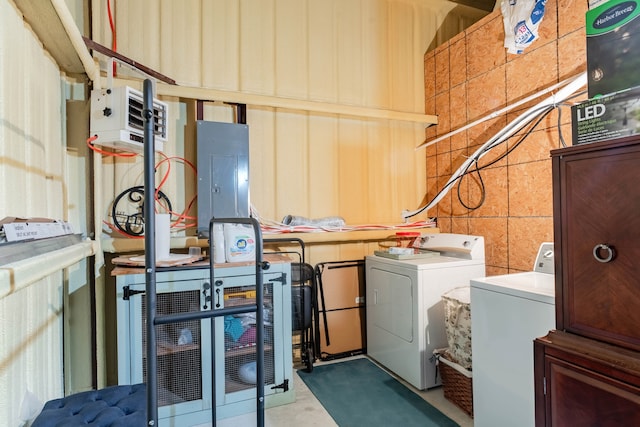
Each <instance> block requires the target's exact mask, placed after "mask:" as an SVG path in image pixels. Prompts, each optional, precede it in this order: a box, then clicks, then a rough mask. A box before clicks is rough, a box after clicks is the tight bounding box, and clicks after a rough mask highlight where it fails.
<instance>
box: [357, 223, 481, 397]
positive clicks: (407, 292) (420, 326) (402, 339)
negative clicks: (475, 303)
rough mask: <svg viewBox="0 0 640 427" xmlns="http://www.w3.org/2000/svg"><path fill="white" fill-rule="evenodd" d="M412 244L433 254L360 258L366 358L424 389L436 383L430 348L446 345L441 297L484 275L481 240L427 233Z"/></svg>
mask: <svg viewBox="0 0 640 427" xmlns="http://www.w3.org/2000/svg"><path fill="white" fill-rule="evenodd" d="M414 246H417V247H420V248H421V249H425V250H427V251H432V252H435V253H433V254H432V255H433V256H428V257H425V258H410V259H391V258H388V257H386V256H379V255H373V256H367V257H366V263H365V264H366V283H367V285H366V289H367V292H366V310H367V311H366V316H367V354H368V356H369V357H371V358H373V359H375V360H376V361H377V362H379V363H380V364H382V365H383V366H385V367H386V368H387V369H389V370H390V371H392V372H394V373H395V374H396V375H398V376H399V377H401V378H402V379H404V380H405V381H407V382H408V383H409V384H411V385H412V386H414V387H415V388H417V389H419V390H424V389H426V388H431V387H435V386H437V385H440V378H439V377H437V376H436V366H435V359H434V357H433V350H434V349H436V348H442V347H446V346H447V336H446V332H445V326H444V306H443V302H442V295H443V294H444V293H446V292H447V291H449V290H450V289H453V288H456V287H459V286H468V285H469V280H470V279H472V278H473V277H479V276H483V275H485V274H486V273H485V262H484V238H483V237H479V236H468V235H462V234H447V233H441V234H431V235H423V236H421V237H420V238H419V239H418V242H416V245H414ZM416 256H419V255H416Z"/></svg>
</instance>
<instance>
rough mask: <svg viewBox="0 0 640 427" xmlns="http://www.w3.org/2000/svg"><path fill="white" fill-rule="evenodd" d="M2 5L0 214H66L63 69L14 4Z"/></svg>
mask: <svg viewBox="0 0 640 427" xmlns="http://www.w3.org/2000/svg"><path fill="white" fill-rule="evenodd" d="M0 7H1V8H2V9H1V12H2V13H1V14H0V16H2V25H1V26H0V57H1V58H2V61H0V63H2V64H3V72H2V73H0V93H1V94H2V98H1V99H0V117H1V120H0V150H1V151H0V158H1V159H2V161H1V162H0V174H1V176H2V183H1V184H0V186H2V189H1V191H0V201H1V203H0V218H3V217H5V216H26V217H29V216H47V217H52V218H58V219H60V218H64V209H65V204H64V197H63V196H64V193H63V188H64V182H63V172H62V170H63V167H64V161H63V153H64V147H63V144H62V123H61V120H60V109H61V104H62V102H61V96H62V94H61V81H60V73H59V70H58V68H57V66H56V64H55V62H53V60H52V59H51V57H49V56H46V55H44V54H43V50H42V45H41V43H40V42H39V41H38V40H37V39H36V38H35V36H34V35H33V33H32V32H31V31H30V28H29V27H28V26H27V25H26V24H25V23H24V22H23V21H22V16H21V15H19V14H18V12H17V10H16V9H15V8H14V6H13V5H12V4H11V3H7V2H2V3H1V6H0Z"/></svg>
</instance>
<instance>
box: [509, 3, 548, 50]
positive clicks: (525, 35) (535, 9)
mask: <svg viewBox="0 0 640 427" xmlns="http://www.w3.org/2000/svg"><path fill="white" fill-rule="evenodd" d="M546 4H547V0H502V3H501V4H500V9H501V10H502V19H503V21H504V47H506V48H507V52H509V53H514V54H519V53H522V52H524V49H525V48H527V47H528V46H529V45H530V44H531V43H533V42H534V41H535V40H536V39H537V38H538V27H539V26H540V23H541V22H542V18H543V17H544V7H545V5H546Z"/></svg>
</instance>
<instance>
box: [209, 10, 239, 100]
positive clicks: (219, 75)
mask: <svg viewBox="0 0 640 427" xmlns="http://www.w3.org/2000/svg"><path fill="white" fill-rule="evenodd" d="M220 15H222V16H224V17H225V19H224V21H220V20H219V19H216V16H220ZM240 22H241V21H240V2H238V1H228V0H213V1H205V2H203V3H202V86H206V87H214V88H224V89H229V90H238V88H240V73H239V70H240V52H241V50H240V43H241V41H242V39H243V37H242V34H241V30H240Z"/></svg>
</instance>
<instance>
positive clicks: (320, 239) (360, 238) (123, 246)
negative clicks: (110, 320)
mask: <svg viewBox="0 0 640 427" xmlns="http://www.w3.org/2000/svg"><path fill="white" fill-rule="evenodd" d="M398 231H416V232H419V233H422V234H433V233H439V232H440V230H439V229H438V228H437V227H425V228H416V229H411V230H400V229H385V230H360V231H331V232H329V231H327V232H320V233H282V234H272V233H265V234H263V235H262V237H263V239H265V240H266V239H283V238H286V239H301V240H302V241H303V242H304V243H305V244H307V245H308V244H340V243H356V242H376V241H381V240H386V239H387V238H389V237H390V236H393V235H394V234H395V233H396V232H398ZM101 243H102V250H103V251H104V252H107V253H126V252H137V251H144V240H143V239H127V238H112V237H107V238H103V239H102V240H101ZM191 246H199V247H208V246H209V241H208V240H207V239H198V238H197V237H195V236H191V237H172V238H171V248H172V249H186V248H189V247H191Z"/></svg>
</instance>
